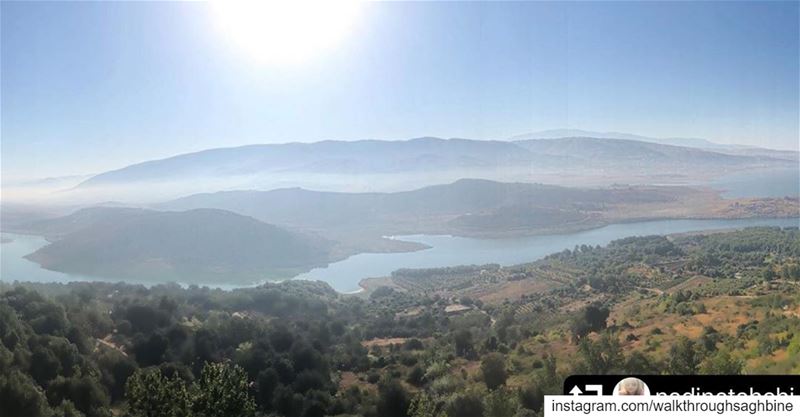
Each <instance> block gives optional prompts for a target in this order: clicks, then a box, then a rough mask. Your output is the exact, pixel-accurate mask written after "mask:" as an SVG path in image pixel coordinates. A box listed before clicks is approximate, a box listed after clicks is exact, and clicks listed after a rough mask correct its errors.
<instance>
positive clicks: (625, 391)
mask: <svg viewBox="0 0 800 417" xmlns="http://www.w3.org/2000/svg"><path fill="white" fill-rule="evenodd" d="M614 395H650V388H648V387H647V384H645V383H644V381H642V380H641V379H639V378H633V377H631V378H625V379H623V380H622V381H619V382H618V383H617V385H616V386H615V387H614Z"/></svg>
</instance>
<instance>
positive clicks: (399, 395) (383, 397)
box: [378, 379, 410, 417]
mask: <svg viewBox="0 0 800 417" xmlns="http://www.w3.org/2000/svg"><path fill="white" fill-rule="evenodd" d="M409 405H410V401H409V399H408V393H407V392H406V390H405V388H403V386H402V385H401V384H400V382H398V381H397V380H396V379H391V380H389V381H385V382H383V383H381V384H380V385H379V386H378V415H380V416H385V417H407V416H408V407H409Z"/></svg>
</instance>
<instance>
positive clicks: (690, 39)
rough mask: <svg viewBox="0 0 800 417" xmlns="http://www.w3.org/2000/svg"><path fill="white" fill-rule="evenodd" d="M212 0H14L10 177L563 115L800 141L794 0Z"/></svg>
mask: <svg viewBox="0 0 800 417" xmlns="http://www.w3.org/2000/svg"><path fill="white" fill-rule="evenodd" d="M215 7H216V6H211V5H208V4H202V3H50V2H48V3H9V2H4V3H3V4H2V12H3V13H2V23H3V24H2V73H3V77H2V89H3V96H2V119H3V120H2V121H3V123H2V136H3V143H2V146H3V149H2V150H3V152H2V154H3V156H2V159H3V160H2V162H3V164H2V165H3V166H2V174H3V177H4V178H6V179H22V178H25V179H34V178H47V177H60V176H70V175H85V174H90V173H99V172H103V171H106V170H110V169H117V168H121V167H124V166H127V165H130V164H134V163H138V162H142V161H145V160H150V159H160V158H165V157H169V156H173V155H177V154H182V153H188V152H193V151H199V150H203V149H209V148H221V147H235V146H241V145H247V144H255V143H284V142H317V141H321V140H361V139H370V138H374V139H380V140H399V139H409V138H414V137H424V136H435V137H443V138H449V137H459V138H469V139H479V140H490V139H494V140H505V139H507V138H509V137H512V136H514V135H518V134H524V133H527V132H532V131H540V130H547V129H566V128H579V129H592V130H597V131H615V132H629V133H633V134H637V135H643V136H648V137H658V138H661V137H691V138H704V139H707V140H710V141H713V142H717V143H722V144H734V143H735V144H741V145H749V146H758V147H765V148H773V149H792V150H797V146H798V145H797V144H798V141H797V138H798V120H797V114H798V111H800V109H799V108H798V86H799V85H800V84H799V83H798V78H797V73H798V71H800V69H799V68H798V30H799V29H798V19H797V17H798V13H799V11H800V6H798V4H797V3H791V2H786V3H780V2H776V3H771V2H759V3H613V4H611V3H603V4H592V3H572V2H569V3H543V2H536V3H364V4H356V5H353V6H351V7H350V8H349V9H347V8H345V9H346V10H344V9H343V10H339V9H338V8H337V9H335V10H319V11H317V12H315V11H314V10H295V9H298V8H296V7H289V6H281V7H282V8H281V9H279V10H266V11H267V12H271V14H268V13H262V14H263V16H261V15H259V13H254V19H259V18H264V19H267V18H268V17H269V16H273V15H274V16H282V17H283V18H285V20H286V22H277V23H276V24H274V25H272V26H274V28H273V29H270V30H269V31H268V32H259V31H260V30H262V29H253V27H260V26H264V25H260V23H263V22H261V21H256V22H255V23H256V25H253V27H250V28H249V30H250V32H247V30H244V31H239V32H235V33H231V32H230V28H228V29H226V27H225V26H224V25H223V24H222V23H221V22H223V23H224V21H223V19H222V17H224V16H225V15H226V13H227V12H220V11H219V10H217V9H216V8H215ZM284 9H285V10H284ZM262 12H263V11H262ZM273 12H274V13H273ZM228 14H229V13H228ZM265 16H266V17H265ZM239 18H241V16H239ZM304 25H307V26H310V25H313V26H314V28H315V29H314V30H311V31H308V30H306V29H308V28H307V27H306V26H304ZM242 26H247V25H246V24H245V25H242ZM272 26H271V27H272ZM317 28H321V29H317ZM244 29H248V28H247V27H245V28H244ZM237 30H238V29H237ZM307 32H308V33H307ZM309 33H310V34H309ZM259 37H260V38H259ZM315 37H316V38H315ZM256 38H259V39H260V40H261V41H260V42H254V39H256ZM327 38H331V39H333V38H335V39H336V42H333V41H330V42H329V41H327V40H326V41H324V42H323V41H322V39H327ZM254 43H257V44H258V45H256V47H257V48H261V49H254ZM261 44H264V45H261ZM301 53H302V56H300V55H301ZM273 58H274V59H273ZM277 58H282V59H281V60H279V59H277ZM301 58H302V59H301Z"/></svg>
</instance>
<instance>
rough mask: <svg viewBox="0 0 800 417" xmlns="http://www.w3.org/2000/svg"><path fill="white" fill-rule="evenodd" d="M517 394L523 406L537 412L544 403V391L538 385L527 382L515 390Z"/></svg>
mask: <svg viewBox="0 0 800 417" xmlns="http://www.w3.org/2000/svg"><path fill="white" fill-rule="evenodd" d="M517 396H518V397H519V404H520V405H521V406H522V407H523V408H527V409H529V410H533V411H536V412H539V411H540V410H541V409H542V406H543V405H544V391H542V388H541V387H539V385H534V384H532V383H529V384H527V385H525V386H523V387H522V388H520V389H519V391H517Z"/></svg>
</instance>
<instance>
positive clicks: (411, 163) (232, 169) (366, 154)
mask: <svg viewBox="0 0 800 417" xmlns="http://www.w3.org/2000/svg"><path fill="white" fill-rule="evenodd" d="M589 149H591V151H592V152H591V153H588V152H587V150H589ZM687 157H689V158H690V159H683V158H687ZM787 163H788V160H786V159H781V158H775V157H773V156H770V155H747V154H744V155H731V154H729V153H724V152H716V151H712V150H708V149H699V148H695V147H686V146H674V145H665V144H657V143H652V142H645V141H641V140H634V139H608V138H591V137H568V138H558V139H546V140H545V139H542V140H540V139H527V140H517V141H514V142H508V141H481V140H470V139H439V138H417V139H411V140H405V141H377V140H364V141H353V142H342V141H324V142H315V143H287V144H267V145H248V146H242V147H237V148H219V149H209V150H205V151H201V152H195V153H189V154H182V155H177V156H174V157H171V158H166V159H161V160H153V161H146V162H142V163H139V164H135V165H131V166H128V167H124V168H121V169H118V170H114V171H109V172H105V173H102V174H99V175H96V176H93V177H91V178H90V179H88V180H86V181H84V182H83V183H81V184H80V185H79V188H88V187H92V186H106V185H120V184H135V183H147V182H162V181H180V180H194V179H198V178H213V179H222V178H231V177H236V176H280V175H283V176H290V175H292V174H320V175H330V174H335V175H357V176H363V175H392V174H404V175H408V174H414V173H416V174H431V175H434V174H436V173H443V172H463V173H465V174H464V175H460V177H462V178H463V177H485V178H486V175H489V176H491V175H494V174H497V173H498V172H500V171H504V172H505V171H514V170H516V171H518V172H529V173H537V172H545V171H552V172H561V171H567V170H578V171H581V172H585V171H586V170H591V169H603V170H604V171H608V170H609V169H611V170H613V171H616V172H619V173H620V174H621V175H626V174H629V173H630V172H631V171H632V169H634V170H639V171H641V172H642V173H643V174H650V173H652V174H655V175H685V174H686V173H687V170H698V169H700V170H705V169H707V168H708V167H712V168H713V169H717V170H722V171H725V172H727V171H731V170H737V169H747V168H757V167H765V166H772V165H786V164H787ZM484 174H486V175H484ZM487 179H494V178H487Z"/></svg>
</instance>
